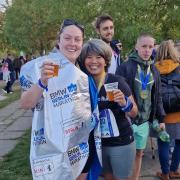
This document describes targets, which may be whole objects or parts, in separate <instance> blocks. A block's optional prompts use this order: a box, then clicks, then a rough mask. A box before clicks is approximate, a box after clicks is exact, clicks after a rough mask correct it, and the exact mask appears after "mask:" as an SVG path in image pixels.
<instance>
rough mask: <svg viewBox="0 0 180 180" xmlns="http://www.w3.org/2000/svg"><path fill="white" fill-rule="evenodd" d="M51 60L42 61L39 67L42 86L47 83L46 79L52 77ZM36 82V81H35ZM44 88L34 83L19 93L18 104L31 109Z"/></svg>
mask: <svg viewBox="0 0 180 180" xmlns="http://www.w3.org/2000/svg"><path fill="white" fill-rule="evenodd" d="M52 64H53V63H52V62H50V61H46V62H44V63H43V65H42V68H41V78H40V80H41V83H42V84H43V85H44V86H47V85H48V79H49V78H52V77H53V69H54V67H53V66H52ZM37 83H38V82H37ZM43 91H44V89H43V88H41V87H40V86H39V85H38V84H34V85H32V86H31V88H30V89H28V90H27V91H24V92H23V93H22V95H21V99H20V106H21V108H23V109H31V108H33V107H35V106H36V104H37V103H38V101H39V99H40V98H41V96H42V95H43Z"/></svg>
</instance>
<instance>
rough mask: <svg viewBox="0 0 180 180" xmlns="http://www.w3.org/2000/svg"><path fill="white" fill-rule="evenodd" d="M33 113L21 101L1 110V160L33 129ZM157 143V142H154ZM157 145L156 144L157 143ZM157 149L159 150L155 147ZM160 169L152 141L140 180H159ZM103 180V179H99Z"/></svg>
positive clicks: (144, 159)
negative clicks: (27, 131)
mask: <svg viewBox="0 0 180 180" xmlns="http://www.w3.org/2000/svg"><path fill="white" fill-rule="evenodd" d="M31 121H32V112H31V111H30V110H29V111H25V110H22V109H20V108H19V101H15V102H14V103H12V104H10V105H8V106H7V107H5V108H3V109H0V158H3V156H4V155H6V154H7V153H8V152H9V151H11V150H12V149H13V148H14V146H15V145H16V144H17V143H18V140H19V138H20V137H21V136H22V135H23V134H24V132H25V130H27V129H29V128H30V127H31ZM153 142H154V143H155V142H156V140H153ZM155 144H156V143H155ZM155 149H157V147H156V145H155ZM127 153H128V152H127ZM159 169H160V167H159V162H158V157H157V150H155V159H152V150H151V146H150V139H149V142H148V147H147V149H146V151H145V153H144V157H143V164H142V171H141V177H140V179H139V180H158V178H157V177H155V173H156V172H157V171H158V170H159ZM99 180H103V178H99Z"/></svg>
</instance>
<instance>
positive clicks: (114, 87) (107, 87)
mask: <svg viewBox="0 0 180 180" xmlns="http://www.w3.org/2000/svg"><path fill="white" fill-rule="evenodd" d="M104 87H105V90H106V95H107V98H108V100H109V101H114V93H113V91H114V90H117V89H118V82H114V83H109V84H104Z"/></svg>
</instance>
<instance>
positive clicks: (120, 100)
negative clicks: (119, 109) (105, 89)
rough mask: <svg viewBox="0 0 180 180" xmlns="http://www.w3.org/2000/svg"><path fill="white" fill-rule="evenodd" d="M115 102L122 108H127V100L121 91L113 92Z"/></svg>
mask: <svg viewBox="0 0 180 180" xmlns="http://www.w3.org/2000/svg"><path fill="white" fill-rule="evenodd" d="M113 94H114V102H117V103H118V104H119V105H120V106H126V99H125V96H124V94H123V93H122V91H121V90H119V89H117V90H114V91H113Z"/></svg>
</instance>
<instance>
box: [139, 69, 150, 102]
mask: <svg viewBox="0 0 180 180" xmlns="http://www.w3.org/2000/svg"><path fill="white" fill-rule="evenodd" d="M138 71H139V72H138V73H139V76H140V81H141V91H140V96H141V98H142V99H146V98H147V97H148V95H149V92H148V89H147V86H148V83H149V81H150V77H151V73H150V66H149V67H148V69H147V73H146V74H143V72H142V70H141V68H140V66H138Z"/></svg>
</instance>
